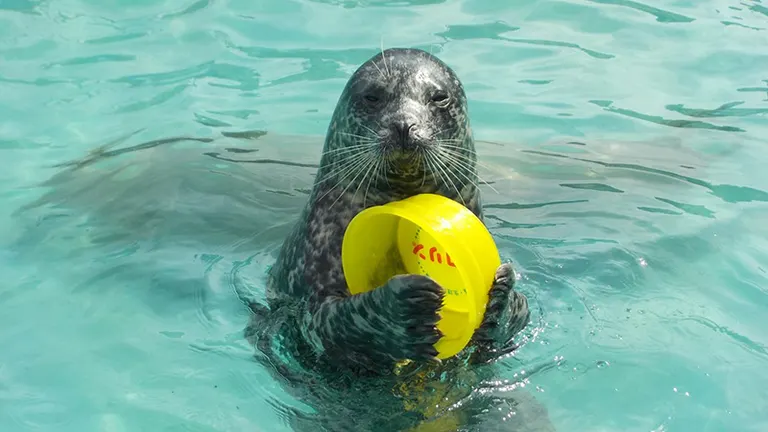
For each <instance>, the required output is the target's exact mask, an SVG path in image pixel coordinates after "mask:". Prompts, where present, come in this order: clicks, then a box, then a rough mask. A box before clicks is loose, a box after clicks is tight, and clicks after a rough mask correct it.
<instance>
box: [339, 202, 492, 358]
mask: <svg viewBox="0 0 768 432" xmlns="http://www.w3.org/2000/svg"><path fill="white" fill-rule="evenodd" d="M341 259H342V266H343V269H344V276H345V278H346V279H347V284H348V286H349V291H350V293H351V294H352V295H355V294H360V293H363V292H366V291H369V290H372V289H374V288H376V287H378V286H381V285H383V284H385V283H386V282H387V281H388V280H389V279H390V278H391V277H392V276H395V275H398V274H421V275H425V276H428V277H430V278H432V279H433V280H434V281H435V282H437V283H439V284H440V285H441V286H442V287H443V289H445V300H444V305H443V308H442V310H441V311H440V321H439V322H438V324H437V327H438V329H440V331H441V332H442V333H443V337H442V338H440V340H439V341H438V342H437V343H436V344H435V349H436V350H437V351H438V358H441V359H445V358H449V357H452V356H454V355H456V354H458V353H459V352H460V351H461V350H462V349H464V347H465V346H466V345H467V343H468V342H469V340H470V339H471V338H472V334H473V333H474V331H475V330H476V329H477V328H478V327H479V326H480V324H481V323H482V320H483V315H484V314H485V307H486V305H487V303H488V291H489V290H490V288H491V285H492V284H493V277H494V275H495V272H496V269H497V268H498V267H499V266H500V265H501V259H500V258H499V252H498V249H497V248H496V244H495V243H494V241H493V238H492V237H491V234H490V233H489V232H488V230H487V229H486V227H485V225H483V223H482V221H480V219H478V218H477V216H475V215H474V214H473V213H472V212H471V211H469V210H468V209H467V208H466V207H464V206H463V205H461V204H459V203H457V202H455V201H453V200H451V199H448V198H445V197H443V196H440V195H434V194H421V195H416V196H413V197H410V198H407V199H405V200H402V201H396V202H392V203H388V204H385V205H382V206H376V207H370V208H368V209H366V210H363V211H362V212H360V213H359V214H358V215H357V216H355V217H354V218H353V219H352V221H351V222H350V224H349V226H348V227H347V230H346V232H345V233H344V239H343V242H342V247H341Z"/></svg>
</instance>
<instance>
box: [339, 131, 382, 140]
mask: <svg viewBox="0 0 768 432" xmlns="http://www.w3.org/2000/svg"><path fill="white" fill-rule="evenodd" d="M337 133H338V134H341V135H346V136H350V137H353V138H360V141H361V142H375V141H376V138H374V137H370V136H365V135H358V134H354V133H350V132H337Z"/></svg>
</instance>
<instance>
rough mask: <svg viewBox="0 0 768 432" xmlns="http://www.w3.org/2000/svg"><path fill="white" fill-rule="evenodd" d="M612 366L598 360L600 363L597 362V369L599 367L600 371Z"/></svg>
mask: <svg viewBox="0 0 768 432" xmlns="http://www.w3.org/2000/svg"><path fill="white" fill-rule="evenodd" d="M610 365H611V364H610V363H609V362H607V361H605V360H598V361H597V367H598V369H602V368H604V367H608V366H610Z"/></svg>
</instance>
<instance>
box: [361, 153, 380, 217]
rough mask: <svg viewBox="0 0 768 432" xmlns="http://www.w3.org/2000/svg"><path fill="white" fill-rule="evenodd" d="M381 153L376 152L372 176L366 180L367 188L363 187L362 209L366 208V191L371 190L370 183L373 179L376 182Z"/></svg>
mask: <svg viewBox="0 0 768 432" xmlns="http://www.w3.org/2000/svg"><path fill="white" fill-rule="evenodd" d="M381 156H382V155H381V151H379V152H378V154H377V157H376V165H375V168H374V169H373V175H372V176H371V178H369V179H368V186H366V187H365V193H364V194H363V208H367V206H366V204H367V202H368V190H369V189H370V188H371V183H372V182H373V179H377V180H378V175H379V166H380V165H381Z"/></svg>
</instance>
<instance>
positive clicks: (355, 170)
mask: <svg viewBox="0 0 768 432" xmlns="http://www.w3.org/2000/svg"><path fill="white" fill-rule="evenodd" d="M366 156H368V155H362V156H361V158H362V159H360V160H359V161H358V162H356V164H355V165H354V166H352V167H350V168H349V169H347V170H346V174H344V176H342V177H341V178H340V179H339V180H338V181H337V182H336V184H335V185H333V187H332V188H330V189H328V190H327V191H326V192H325V193H324V194H323V195H322V196H321V197H320V198H318V199H317V201H318V202H320V201H322V200H323V198H325V197H326V196H328V195H329V194H330V193H331V192H333V191H335V190H336V189H337V188H338V187H339V185H341V184H342V183H343V182H344V181H345V180H346V179H347V178H349V176H354V177H353V178H352V180H350V181H348V182H347V186H346V187H345V188H344V189H343V190H342V192H341V193H340V194H339V196H338V197H337V198H336V200H334V201H333V204H336V201H338V199H339V198H340V197H341V196H343V195H344V193H345V192H346V190H347V189H349V186H350V185H351V184H353V183H354V179H355V178H357V176H358V175H360V173H361V172H362V171H363V170H364V169H365V166H366V165H365V163H364V162H365V161H366ZM340 174H341V173H340ZM333 204H331V207H332V206H333ZM329 208H330V207H329Z"/></svg>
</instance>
